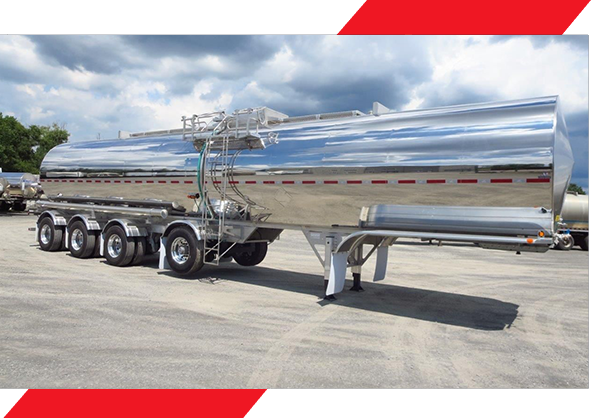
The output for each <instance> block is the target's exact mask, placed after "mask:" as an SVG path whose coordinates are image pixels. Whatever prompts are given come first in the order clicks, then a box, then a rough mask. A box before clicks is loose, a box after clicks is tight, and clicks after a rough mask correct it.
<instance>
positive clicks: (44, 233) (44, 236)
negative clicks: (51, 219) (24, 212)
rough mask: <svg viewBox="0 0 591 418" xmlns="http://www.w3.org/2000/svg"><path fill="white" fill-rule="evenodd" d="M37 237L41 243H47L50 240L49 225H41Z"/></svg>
mask: <svg viewBox="0 0 591 418" xmlns="http://www.w3.org/2000/svg"><path fill="white" fill-rule="evenodd" d="M39 238H40V239H41V242H42V243H43V245H47V244H49V241H51V228H50V227H49V225H43V227H42V228H41V234H39Z"/></svg>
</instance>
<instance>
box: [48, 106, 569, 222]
mask: <svg viewBox="0 0 591 418" xmlns="http://www.w3.org/2000/svg"><path fill="white" fill-rule="evenodd" d="M270 128H271V129H272V131H273V132H275V133H277V134H278V143H277V144H274V145H271V146H269V147H268V148H266V149H263V150H253V151H249V150H245V151H242V152H241V153H240V154H239V155H238V156H237V158H236V160H235V162H234V165H233V170H232V174H233V179H234V182H233V184H232V186H233V187H235V188H236V189H237V190H238V191H239V192H240V193H242V194H244V195H246V196H247V197H248V199H249V200H251V201H253V202H254V203H255V204H256V207H253V208H252V209H251V211H252V213H253V216H255V217H256V216H257V215H259V214H260V215H265V214H268V215H269V216H268V217H267V218H266V220H268V221H269V222H274V223H277V224H285V225H315V226H331V225H334V224H339V225H353V226H356V225H358V222H359V217H360V213H361V210H362V208H363V207H364V206H372V205H421V206H441V207H445V206H465V207H512V208H519V207H523V208H532V207H544V208H547V209H548V210H550V211H552V214H553V215H552V217H553V216H554V215H555V214H557V213H560V210H561V208H562V202H563V199H564V194H565V191H566V186H567V185H568V182H569V180H570V175H571V171H572V164H573V159H572V152H571V149H570V145H569V142H568V134H567V130H566V125H565V124H564V118H563V116H562V113H561V111H560V105H559V101H558V98H557V97H544V98H536V99H527V100H518V101H509V102H498V103H485V104H475V105H462V106H451V107H445V108H437V109H427V110H416V111H408V112H399V113H387V114H381V115H379V116H373V115H363V114H358V115H357V116H352V117H348V118H340V119H328V120H322V119H318V120H317V119H315V118H300V119H296V121H294V122H289V123H277V124H274V125H272V126H271V127H270ZM262 133H263V134H264V132H262ZM198 159H199V152H198V151H196V150H195V148H194V146H193V144H192V143H190V142H185V141H182V137H181V136H179V135H177V136H163V137H146V138H131V139H125V140H112V141H92V142H83V143H73V144H64V145H60V146H58V147H56V148H54V149H53V150H51V151H50V152H49V153H48V154H47V156H46V157H45V159H44V161H43V164H42V167H41V175H42V181H43V187H44V189H45V191H46V192H47V194H57V193H62V194H64V195H74V194H84V195H89V196H93V197H108V196H122V197H126V198H138V199H139V198H155V199H162V200H169V201H177V202H178V203H180V204H181V205H183V206H185V207H187V208H191V207H193V204H194V201H193V199H191V198H188V197H187V196H188V195H193V194H195V193H197V192H198V187H197V162H198ZM206 180H207V179H206ZM209 182H210V183H211V179H209ZM211 186H212V184H207V185H206V187H209V188H210V190H211Z"/></svg>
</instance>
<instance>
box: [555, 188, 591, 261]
mask: <svg viewBox="0 0 591 418" xmlns="http://www.w3.org/2000/svg"><path fill="white" fill-rule="evenodd" d="M561 218H562V220H561V225H560V226H559V229H558V233H557V234H556V236H555V247H556V248H558V249H560V250H570V249H572V248H573V247H574V246H575V245H576V246H579V247H581V249H582V250H584V251H589V196H586V195H580V194H577V193H575V192H568V193H567V195H566V199H565V200H564V204H563V206H562V213H561Z"/></svg>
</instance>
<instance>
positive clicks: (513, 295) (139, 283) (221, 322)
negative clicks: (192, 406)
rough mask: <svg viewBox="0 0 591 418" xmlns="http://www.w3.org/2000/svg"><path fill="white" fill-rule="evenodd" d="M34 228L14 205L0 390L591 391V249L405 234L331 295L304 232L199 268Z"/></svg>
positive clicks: (7, 219)
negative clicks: (56, 240) (496, 245)
mask: <svg viewBox="0 0 591 418" xmlns="http://www.w3.org/2000/svg"><path fill="white" fill-rule="evenodd" d="M34 225H35V217H34V216H32V215H31V216H27V215H18V214H15V215H0V387H20V388H33V387H45V388H50V387H264V388H273V387H314V388H316V387H336V388H341V387H360V388H376V387H383V388H389V387H394V388H455V387H462V388H556V387H560V388H568V387H578V388H581V387H588V386H589V381H588V369H589V350H588V347H589V332H588V330H589V322H588V318H589V279H588V253H587V252H583V251H580V250H574V251H571V252H568V253H566V252H560V251H549V252H547V253H545V254H527V253H524V254H522V255H519V256H518V255H515V254H514V253H509V252H501V251H490V250H488V251H487V250H482V249H479V248H473V247H467V246H444V247H436V246H429V245H427V244H425V243H420V242H417V241H406V243H409V244H410V245H396V246H395V247H393V248H392V249H391V252H390V263H389V264H390V265H389V272H388V275H387V279H386V280H385V281H383V282H381V283H378V284H374V283H371V282H365V281H364V283H363V286H364V288H365V292H362V293H355V292H349V291H345V292H343V293H342V294H340V295H338V300H337V301H336V302H332V303H325V302H324V301H322V300H321V295H322V276H321V268H320V264H319V263H318V261H317V259H316V257H315V256H314V255H313V253H312V251H311V250H310V249H309V247H308V246H307V243H306V241H305V239H304V237H303V235H302V234H300V233H296V232H286V233H284V234H283V235H282V237H281V240H280V241H277V242H275V243H274V244H273V245H272V246H271V247H270V250H269V254H268V256H267V258H266V260H265V261H264V262H263V263H262V264H261V265H260V266H258V267H251V268H247V267H241V266H238V265H237V264H235V263H232V264H228V265H226V266H224V267H217V268H216V267H208V266H206V267H205V268H204V269H203V270H201V271H200V272H199V273H197V275H196V276H195V277H194V278H193V279H186V278H179V277H175V276H174V275H172V274H170V273H168V272H166V271H161V270H158V268H157V260H156V258H151V259H149V260H147V262H146V263H145V264H144V265H143V266H139V267H129V268H116V267H111V266H109V265H107V264H105V263H104V261H103V260H102V259H89V260H79V259H76V258H73V257H71V256H70V255H69V254H68V253H67V252H59V253H46V252H43V251H41V250H40V249H39V248H38V247H37V245H36V244H35V236H34V233H33V232H28V231H27V228H28V227H32V226H34ZM372 269H373V260H370V262H368V265H367V267H365V268H364V280H365V279H368V280H369V279H370V278H371V275H372Z"/></svg>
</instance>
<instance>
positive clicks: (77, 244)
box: [70, 229, 84, 251]
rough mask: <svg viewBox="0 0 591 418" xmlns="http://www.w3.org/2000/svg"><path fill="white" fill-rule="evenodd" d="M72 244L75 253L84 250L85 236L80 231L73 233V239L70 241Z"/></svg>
mask: <svg viewBox="0 0 591 418" xmlns="http://www.w3.org/2000/svg"><path fill="white" fill-rule="evenodd" d="M70 243H71V244H72V249H73V250H74V251H79V250H80V249H81V248H82V244H83V243H84V234H82V231H81V230H79V229H75V230H74V231H73V232H72V239H71V240H70Z"/></svg>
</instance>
